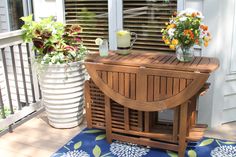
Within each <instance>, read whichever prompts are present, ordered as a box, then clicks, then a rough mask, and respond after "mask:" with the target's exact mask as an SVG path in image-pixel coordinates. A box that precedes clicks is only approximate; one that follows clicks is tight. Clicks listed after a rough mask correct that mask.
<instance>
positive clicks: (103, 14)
mask: <svg viewBox="0 0 236 157" xmlns="http://www.w3.org/2000/svg"><path fill="white" fill-rule="evenodd" d="M65 18H66V23H67V24H79V25H80V26H82V28H83V33H82V34H81V37H82V40H83V43H84V45H85V46H87V47H88V48H89V50H97V49H98V46H97V45H95V43H94V41H95V39H96V38H97V37H100V38H102V39H107V38H108V1H107V0H65Z"/></svg>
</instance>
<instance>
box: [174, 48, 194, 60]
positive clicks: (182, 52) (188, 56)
mask: <svg viewBox="0 0 236 157" xmlns="http://www.w3.org/2000/svg"><path fill="white" fill-rule="evenodd" d="M176 56H177V59H178V60H179V61H180V62H191V61H192V60H193V58H194V48H193V46H192V47H182V46H179V47H177V49H176Z"/></svg>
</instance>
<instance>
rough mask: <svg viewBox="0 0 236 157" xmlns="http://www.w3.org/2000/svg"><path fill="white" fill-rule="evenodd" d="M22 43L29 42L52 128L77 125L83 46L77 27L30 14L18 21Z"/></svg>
mask: <svg viewBox="0 0 236 157" xmlns="http://www.w3.org/2000/svg"><path fill="white" fill-rule="evenodd" d="M21 19H22V20H23V21H24V22H25V24H24V25H23V26H22V30H23V40H24V41H25V42H32V43H33V45H32V49H33V51H32V52H35V57H34V60H35V63H36V64H35V65H36V67H37V68H36V70H37V73H38V78H39V83H40V86H41V91H42V103H43V105H44V106H45V110H46V113H47V116H48V120H49V124H50V125H52V126H53V127H55V128H71V127H75V126H77V125H79V124H80V123H81V122H82V117H83V100H84V98H83V85H84V79H85V77H84V76H85V75H84V66H83V59H84V56H85V54H86V53H87V49H86V47H84V46H83V44H82V42H81V39H80V36H79V35H80V33H81V31H82V29H81V27H80V26H79V25H72V26H67V25H64V24H62V23H59V22H55V21H53V18H52V17H49V18H45V19H42V20H41V21H39V22H35V21H33V20H32V15H30V16H28V17H22V18H21Z"/></svg>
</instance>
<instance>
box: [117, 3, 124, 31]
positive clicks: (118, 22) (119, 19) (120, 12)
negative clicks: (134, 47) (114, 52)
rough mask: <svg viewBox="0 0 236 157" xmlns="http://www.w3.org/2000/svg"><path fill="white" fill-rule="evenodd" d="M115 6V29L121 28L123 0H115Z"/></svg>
mask: <svg viewBox="0 0 236 157" xmlns="http://www.w3.org/2000/svg"><path fill="white" fill-rule="evenodd" d="M116 6H117V8H116V9H117V16H116V18H117V19H116V23H117V30H121V29H123V0H116Z"/></svg>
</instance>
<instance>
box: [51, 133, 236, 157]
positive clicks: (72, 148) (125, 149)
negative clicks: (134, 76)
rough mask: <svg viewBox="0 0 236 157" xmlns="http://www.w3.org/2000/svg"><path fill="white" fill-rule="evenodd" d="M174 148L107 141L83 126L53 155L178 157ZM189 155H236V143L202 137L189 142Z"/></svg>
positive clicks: (74, 156)
mask: <svg viewBox="0 0 236 157" xmlns="http://www.w3.org/2000/svg"><path fill="white" fill-rule="evenodd" d="M177 156H178V155H177V154H176V153H174V152H171V151H164V150H159V149H151V148H148V147H142V146H138V145H135V144H131V143H123V142H119V141H114V142H113V143H112V144H109V143H107V141H106V135H105V132H104V131H103V130H99V129H84V130H83V131H82V132H81V133H80V134H78V135H77V136H75V137H74V138H73V139H72V140H70V141H69V142H68V143H67V144H66V145H64V146H63V147H62V148H60V149H59V150H58V151H57V152H56V153H54V154H53V155H52V156H51V157H177ZM186 157H236V142H231V141H223V140H218V139H212V138H203V139H202V140H201V141H199V142H196V143H189V145H188V148H187V150H186Z"/></svg>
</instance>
